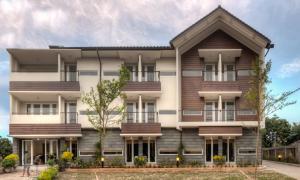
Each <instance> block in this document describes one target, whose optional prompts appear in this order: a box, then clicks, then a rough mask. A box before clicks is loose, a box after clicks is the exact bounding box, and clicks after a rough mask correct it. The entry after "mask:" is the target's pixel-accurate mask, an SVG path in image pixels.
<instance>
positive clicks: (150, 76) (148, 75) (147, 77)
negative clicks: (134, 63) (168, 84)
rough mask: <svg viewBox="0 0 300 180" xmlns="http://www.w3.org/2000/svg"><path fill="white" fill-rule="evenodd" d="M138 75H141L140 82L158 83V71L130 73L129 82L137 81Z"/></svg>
mask: <svg viewBox="0 0 300 180" xmlns="http://www.w3.org/2000/svg"><path fill="white" fill-rule="evenodd" d="M139 73H141V75H142V79H141V80H142V81H143V82H147V81H150V82H151V81H160V71H130V79H129V81H134V82H137V81H139V80H138V79H139Z"/></svg>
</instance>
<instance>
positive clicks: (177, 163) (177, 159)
mask: <svg viewBox="0 0 300 180" xmlns="http://www.w3.org/2000/svg"><path fill="white" fill-rule="evenodd" d="M179 161H180V158H179V156H176V166H177V167H179Z"/></svg>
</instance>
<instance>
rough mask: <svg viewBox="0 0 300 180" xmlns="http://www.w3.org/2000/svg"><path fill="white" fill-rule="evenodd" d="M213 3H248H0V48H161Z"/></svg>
mask: <svg viewBox="0 0 300 180" xmlns="http://www.w3.org/2000/svg"><path fill="white" fill-rule="evenodd" d="M218 3H221V4H222V5H223V6H224V7H225V8H226V7H235V8H237V9H239V10H246V9H247V8H248V7H247V6H248V4H249V0H244V1H241V2H240V1H239V2H236V1H232V0H229V1H212V0H205V1H201V2H199V1H198V0H181V1H173V0H163V1H152V0H139V1H131V0H107V1H105V0H101V1H98V0H86V1H84V3H83V2H82V1H81V0H73V1H55V0H44V1H35V0H23V1H19V0H1V1H0V22H5V23H2V24H1V31H0V48H7V47H24V48H29V47H47V46H48V45H49V44H58V45H66V46H76V45H77V46H84V45H86V46H88V45H90V46H91V45H94V46H96V45H162V44H164V45H166V44H168V42H169V40H170V39H171V38H172V37H173V36H175V35H176V34H178V33H179V32H180V31H182V30H184V29H185V28H187V27H188V26H189V25H191V24H192V23H194V22H195V21H197V20H198V19H200V18H202V17H203V16H204V15H206V14H207V13H209V12H210V11H211V10H213V9H214V8H216V7H217V5H218ZM243 12H244V11H243Z"/></svg>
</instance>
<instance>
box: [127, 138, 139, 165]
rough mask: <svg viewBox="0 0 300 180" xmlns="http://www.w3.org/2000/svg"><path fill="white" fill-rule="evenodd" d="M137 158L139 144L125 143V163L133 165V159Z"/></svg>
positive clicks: (134, 141) (133, 142) (130, 141)
mask: <svg viewBox="0 0 300 180" xmlns="http://www.w3.org/2000/svg"><path fill="white" fill-rule="evenodd" d="M136 156H139V142H138V140H127V141H126V163H133V161H134V158H135V157H136Z"/></svg>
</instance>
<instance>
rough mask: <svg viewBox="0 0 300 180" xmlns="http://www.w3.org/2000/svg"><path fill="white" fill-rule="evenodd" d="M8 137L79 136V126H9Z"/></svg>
mask: <svg viewBox="0 0 300 180" xmlns="http://www.w3.org/2000/svg"><path fill="white" fill-rule="evenodd" d="M9 134H10V135H39V134H49V135H50V134H51V135H54V134H81V125H80V124H9Z"/></svg>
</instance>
